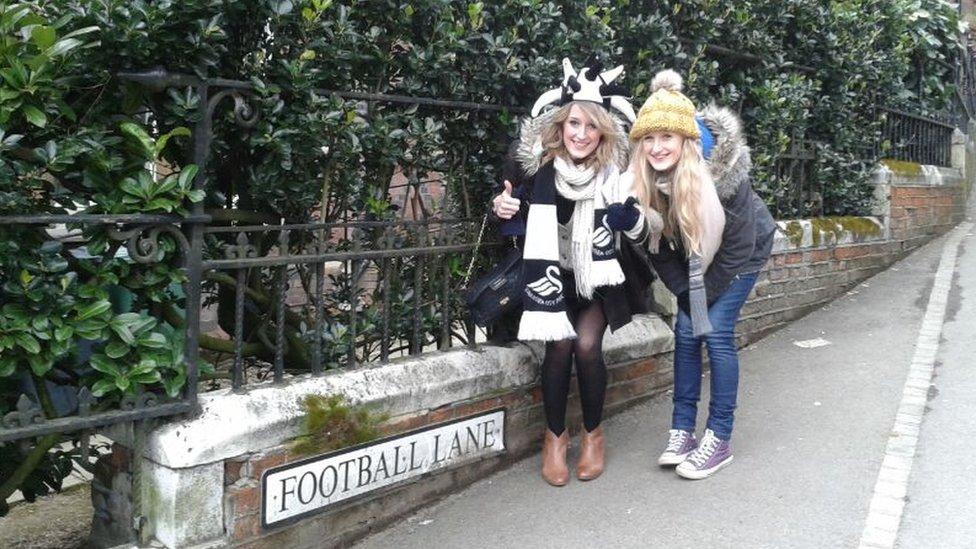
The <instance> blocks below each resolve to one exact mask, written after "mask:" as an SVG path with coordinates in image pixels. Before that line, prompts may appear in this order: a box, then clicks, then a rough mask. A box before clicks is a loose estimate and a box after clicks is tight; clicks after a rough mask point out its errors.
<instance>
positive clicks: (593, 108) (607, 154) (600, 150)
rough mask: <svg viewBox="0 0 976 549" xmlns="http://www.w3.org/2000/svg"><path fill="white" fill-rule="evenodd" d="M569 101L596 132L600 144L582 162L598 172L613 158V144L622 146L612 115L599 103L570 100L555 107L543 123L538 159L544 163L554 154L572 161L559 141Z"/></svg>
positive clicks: (614, 153) (569, 107)
mask: <svg viewBox="0 0 976 549" xmlns="http://www.w3.org/2000/svg"><path fill="white" fill-rule="evenodd" d="M573 105H576V106H578V107H579V108H580V110H582V111H583V114H585V115H586V116H587V118H589V119H590V121H591V122H593V124H594V125H595V126H596V129H597V131H599V132H600V144H599V145H597V148H596V150H595V151H593V153H592V154H590V156H588V157H587V158H586V159H585V160H584V162H583V163H584V164H585V165H586V166H588V167H592V168H594V170H595V171H597V172H599V171H600V170H602V169H603V168H605V167H606V166H609V165H610V164H613V163H614V162H615V161H616V156H617V154H616V152H617V147H620V146H623V144H622V143H619V142H618V141H619V137H618V135H617V127H616V125H615V124H614V122H613V119H612V118H610V113H608V112H607V110H606V109H604V108H603V107H602V106H600V105H598V104H596V103H592V102H590V101H570V102H569V103H567V104H565V105H563V106H562V107H559V110H558V111H557V112H556V113H555V114H554V115H553V119H552V124H550V125H548V126H546V127H545V128H544V129H543V130H542V134H541V136H540V137H541V139H542V149H543V155H542V163H543V164H545V163H546V162H548V161H550V160H552V159H553V158H555V157H557V156H560V157H562V158H563V159H564V160H567V161H570V162H572V161H573V158H572V157H571V156H570V155H569V151H567V150H566V146H565V145H564V144H563V124H564V123H565V122H566V120H567V119H568V118H569V112H570V111H571V110H572V108H573Z"/></svg>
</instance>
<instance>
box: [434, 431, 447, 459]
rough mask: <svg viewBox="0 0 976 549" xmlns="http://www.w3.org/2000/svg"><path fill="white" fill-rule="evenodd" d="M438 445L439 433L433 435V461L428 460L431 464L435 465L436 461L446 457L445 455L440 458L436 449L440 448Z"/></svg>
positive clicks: (439, 443) (439, 440)
mask: <svg viewBox="0 0 976 549" xmlns="http://www.w3.org/2000/svg"><path fill="white" fill-rule="evenodd" d="M440 445H441V436H440V435H439V434H438V435H434V461H432V462H430V464H431V466H434V465H437V464H438V463H440V462H442V461H444V460H445V459H447V458H446V457H443V458H442V457H440V456H439V455H438V453H439V452H438V450H439V449H440Z"/></svg>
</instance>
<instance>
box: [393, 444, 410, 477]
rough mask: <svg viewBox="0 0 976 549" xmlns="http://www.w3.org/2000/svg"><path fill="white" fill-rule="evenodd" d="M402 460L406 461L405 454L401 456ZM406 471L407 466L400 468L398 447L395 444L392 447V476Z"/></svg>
mask: <svg viewBox="0 0 976 549" xmlns="http://www.w3.org/2000/svg"><path fill="white" fill-rule="evenodd" d="M403 461H407V456H403ZM406 472H407V468H406V467H404V468H403V470H402V471H401V470H400V447H399V446H397V447H396V448H394V449H393V476H397V475H400V474H403V473H406Z"/></svg>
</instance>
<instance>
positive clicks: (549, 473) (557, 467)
mask: <svg viewBox="0 0 976 549" xmlns="http://www.w3.org/2000/svg"><path fill="white" fill-rule="evenodd" d="M568 449H569V432H568V431H567V430H565V429H564V430H563V434H561V435H559V436H558V437H557V436H556V434H555V433H553V432H552V431H550V430H549V429H548V428H547V429H546V434H545V438H544V439H543V441H542V478H544V479H546V482H548V483H549V484H552V485H553V486H564V485H565V484H566V483H567V482H569V467H567V466H566V450H568Z"/></svg>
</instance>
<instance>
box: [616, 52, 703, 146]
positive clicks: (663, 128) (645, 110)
mask: <svg viewBox="0 0 976 549" xmlns="http://www.w3.org/2000/svg"><path fill="white" fill-rule="evenodd" d="M682 85H683V81H682V79H681V75H679V74H678V73H676V72H674V71H673V70H671V69H667V70H663V71H661V72H659V73H657V74H656V75H655V76H654V79H653V80H651V96H650V97H648V98H647V101H645V102H644V105H643V106H642V107H641V109H640V112H638V113H637V121H636V122H634V126H633V127H632V128H631V129H630V138H631V139H632V140H634V141H637V140H640V139H643V138H644V136H646V135H647V134H649V133H651V132H672V133H677V134H680V135H683V136H685V137H689V138H692V139H698V138H700V137H701V133H700V132H699V131H698V124H696V123H695V104H694V103H692V102H691V100H690V99H688V98H687V97H686V96H685V95H684V94H683V93H681V88H682Z"/></svg>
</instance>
